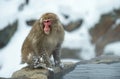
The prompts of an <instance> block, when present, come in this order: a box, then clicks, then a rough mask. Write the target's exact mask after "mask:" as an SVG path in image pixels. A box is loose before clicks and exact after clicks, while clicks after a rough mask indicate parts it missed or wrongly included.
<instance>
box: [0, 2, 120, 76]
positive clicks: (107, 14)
mask: <svg viewBox="0 0 120 79" xmlns="http://www.w3.org/2000/svg"><path fill="white" fill-rule="evenodd" d="M46 12H53V13H56V14H57V15H58V16H59V18H60V20H61V22H62V24H63V26H64V29H65V40H64V43H63V46H62V48H63V49H62V54H61V58H62V59H64V60H65V59H67V60H71V59H72V60H73V61H77V60H89V59H91V58H94V57H96V56H101V55H118V56H119V55H120V51H119V48H120V0H0V77H10V76H11V74H12V73H13V72H14V71H16V70H18V69H20V68H21V67H23V66H25V65H20V56H21V46H22V44H23V41H24V39H25V37H26V36H27V34H28V33H29V31H30V29H31V27H32V25H33V23H34V22H35V21H36V20H37V19H38V18H39V17H40V16H41V15H42V14H43V13H46Z"/></svg>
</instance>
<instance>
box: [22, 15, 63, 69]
mask: <svg viewBox="0 0 120 79" xmlns="http://www.w3.org/2000/svg"><path fill="white" fill-rule="evenodd" d="M63 40H64V29H63V26H62V24H61V22H60V20H59V18H58V16H57V15H56V14H54V13H45V14H43V15H42V16H41V18H40V19H38V20H37V21H36V22H35V24H34V25H33V27H32V29H31V31H30V33H29V34H28V36H27V37H26V39H25V41H24V43H23V46H22V63H27V64H28V65H29V66H30V67H32V68H38V67H44V68H46V67H52V66H53V64H52V63H51V60H50V57H51V55H53V58H54V64H55V66H60V67H61V66H62V64H61V61H60V49H61V44H62V43H63Z"/></svg>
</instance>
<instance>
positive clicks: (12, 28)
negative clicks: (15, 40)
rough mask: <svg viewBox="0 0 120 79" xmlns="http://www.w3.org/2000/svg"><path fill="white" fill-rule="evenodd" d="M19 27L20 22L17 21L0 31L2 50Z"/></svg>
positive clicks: (0, 46)
mask: <svg viewBox="0 0 120 79" xmlns="http://www.w3.org/2000/svg"><path fill="white" fill-rule="evenodd" d="M17 27H18V21H17V20H16V21H15V22H14V23H13V24H9V25H8V26H7V27H5V28H4V29H3V30H0V48H3V47H4V46H6V45H7V43H8V42H9V41H10V39H11V38H12V36H13V35H14V33H15V32H16V30H17Z"/></svg>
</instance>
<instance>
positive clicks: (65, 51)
mask: <svg viewBox="0 0 120 79" xmlns="http://www.w3.org/2000/svg"><path fill="white" fill-rule="evenodd" d="M79 52H80V49H70V48H62V51H61V58H72V59H80V56H79Z"/></svg>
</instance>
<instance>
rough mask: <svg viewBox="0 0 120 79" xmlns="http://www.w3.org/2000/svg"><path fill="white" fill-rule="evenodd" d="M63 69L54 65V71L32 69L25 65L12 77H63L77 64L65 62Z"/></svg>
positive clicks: (48, 78) (51, 78) (49, 78)
mask: <svg viewBox="0 0 120 79" xmlns="http://www.w3.org/2000/svg"><path fill="white" fill-rule="evenodd" d="M64 65H65V66H64V67H63V69H61V68H59V67H53V70H54V71H50V70H47V69H30V68H29V67H24V68H22V69H20V70H18V71H16V72H14V73H13V75H12V78H19V77H26V78H31V79H61V78H62V77H63V76H64V75H65V74H66V73H69V72H70V71H72V70H73V69H74V68H75V66H76V64H74V63H72V62H68V63H65V64H64Z"/></svg>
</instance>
